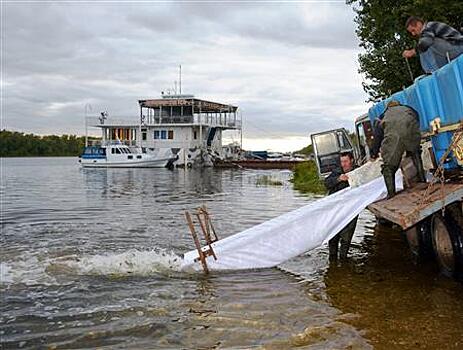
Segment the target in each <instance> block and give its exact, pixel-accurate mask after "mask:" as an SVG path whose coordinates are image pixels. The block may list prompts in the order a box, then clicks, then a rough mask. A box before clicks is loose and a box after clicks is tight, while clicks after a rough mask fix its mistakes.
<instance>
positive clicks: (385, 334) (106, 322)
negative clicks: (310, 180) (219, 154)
mask: <svg viewBox="0 0 463 350" xmlns="http://www.w3.org/2000/svg"><path fill="white" fill-rule="evenodd" d="M261 175H267V176H272V177H277V178H278V177H279V173H278V171H277V172H274V171H248V170H231V169H230V170H214V169H204V170H198V171H195V170H187V171H184V170H174V171H169V170H167V169H108V170H105V169H88V170H85V169H84V170H83V169H79V167H78V165H77V159H76V158H47V159H45V158H44V159H40V158H27V159H26V158H11V159H3V160H2V188H1V191H2V239H1V246H0V248H1V258H0V261H1V263H0V264H1V265H0V271H1V285H0V292H1V305H0V337H1V343H2V347H3V348H5V349H9V348H14V349H16V348H29V349H36V348H56V349H61V348H63V349H64V348H74V349H78V348H95V347H106V348H144V349H185V348H186V349H198V348H203V349H206V348H207V349H212V348H252V347H255V348H264V349H287V348H296V347H297V348H302V349H304V348H307V349H312V348H313V349H320V348H323V349H324V348H336V349H342V348H346V349H347V348H348V349H369V348H377V349H404V348H429V349H437V348H447V349H460V348H462V347H463V342H462V337H461V334H463V323H462V322H461V320H462V318H461V317H462V316H461V315H463V302H462V294H463V293H462V292H463V287H462V285H461V284H458V283H456V282H454V281H451V280H449V279H446V278H443V277H440V276H439V275H438V273H437V269H436V268H435V266H434V265H432V264H429V265H426V266H416V265H415V264H414V263H413V261H412V259H411V258H410V257H409V255H408V250H407V247H406V244H405V243H404V241H403V239H402V237H401V235H400V233H399V232H397V231H394V230H391V229H389V228H385V227H381V226H377V225H376V223H375V221H374V218H373V217H372V215H371V214H369V213H368V212H367V211H365V212H363V213H362V214H361V216H360V219H359V225H358V227H357V231H356V235H355V238H354V244H353V247H352V258H351V259H350V261H349V262H348V263H346V264H343V265H336V266H333V265H332V266H329V264H328V259H327V249H326V247H321V248H319V249H316V250H314V251H312V252H309V253H307V254H305V255H303V256H300V257H298V258H296V259H293V260H292V261H289V262H287V263H285V264H283V266H281V268H280V269H267V270H258V271H238V272H228V273H214V274H212V275H210V276H207V277H205V276H203V275H201V274H186V273H183V272H180V271H179V270H178V265H179V264H178V262H179V259H180V255H181V253H182V252H185V251H187V250H190V249H192V247H193V244H192V242H191V240H190V237H189V235H188V229H187V226H186V225H185V222H184V218H183V211H184V210H188V209H190V210H191V209H193V208H195V207H196V206H198V205H200V204H203V203H205V204H207V206H208V207H209V208H210V211H211V212H212V213H213V215H214V219H215V222H216V226H217V229H218V231H219V235H220V236H221V237H225V236H228V235H230V234H233V233H235V232H238V231H241V230H243V229H245V228H247V227H250V226H252V225H255V224H257V223H260V222H263V221H264V220H267V219H269V218H272V217H275V216H277V215H279V214H282V213H285V212H287V211H289V210H291V209H294V208H297V207H300V206H302V205H304V204H306V203H308V202H310V201H312V200H316V198H317V197H314V196H311V195H307V194H301V193H300V192H298V191H295V190H294V189H293V188H292V185H291V184H289V183H287V182H285V184H284V185H283V186H266V185H262V184H258V183H259V182H258V180H257V179H258V178H259V176H261ZM307 229H308V234H310V228H307Z"/></svg>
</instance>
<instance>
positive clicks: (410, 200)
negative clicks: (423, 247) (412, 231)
mask: <svg viewBox="0 0 463 350" xmlns="http://www.w3.org/2000/svg"><path fill="white" fill-rule="evenodd" d="M426 187H427V184H417V185H416V186H414V187H413V188H410V189H407V190H404V191H402V192H400V193H398V194H397V195H395V196H394V197H393V198H391V199H383V200H381V201H378V202H375V203H373V204H370V205H369V206H368V209H369V210H370V211H371V212H372V213H373V214H375V215H376V216H378V217H380V218H384V219H386V220H388V221H392V222H393V223H395V224H397V225H399V226H401V227H402V228H403V229H404V230H406V229H408V228H410V227H412V226H413V225H415V224H416V223H418V222H420V221H421V220H423V219H425V218H426V217H428V216H430V215H432V214H434V213H435V212H437V211H439V210H441V208H442V206H446V205H447V204H450V203H453V202H456V201H461V200H462V199H463V182H457V183H446V184H445V185H444V201H443V200H442V193H441V187H440V185H438V184H436V185H435V186H434V188H433V190H432V191H431V192H430V193H429V197H428V200H427V201H426V204H423V205H420V204H421V203H422V198H423V196H424V193H425V191H426Z"/></svg>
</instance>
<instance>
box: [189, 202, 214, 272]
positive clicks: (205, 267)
mask: <svg viewBox="0 0 463 350" xmlns="http://www.w3.org/2000/svg"><path fill="white" fill-rule="evenodd" d="M185 217H186V221H187V222H188V226H189V227H190V231H191V235H192V236H193V241H194V242H195V246H196V250H197V251H198V255H199V260H200V261H201V265H203V269H204V272H205V273H206V274H208V273H209V269H208V267H207V263H206V257H205V256H204V253H203V251H202V249H201V243H200V242H199V238H198V235H197V234H196V231H195V227H194V225H193V220H192V219H191V215H190V213H189V212H187V211H186V212H185Z"/></svg>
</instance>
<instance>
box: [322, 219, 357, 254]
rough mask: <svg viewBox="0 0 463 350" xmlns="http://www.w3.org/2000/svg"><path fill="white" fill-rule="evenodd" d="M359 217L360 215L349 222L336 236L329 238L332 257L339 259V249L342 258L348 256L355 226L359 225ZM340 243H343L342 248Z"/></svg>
mask: <svg viewBox="0 0 463 350" xmlns="http://www.w3.org/2000/svg"><path fill="white" fill-rule="evenodd" d="M357 219H358V216H356V217H355V218H354V219H353V220H352V221H351V222H349V223H348V224H347V226H346V227H344V228H343V229H342V230H341V231H340V232H339V233H338V234H337V235H336V236H334V237H333V238H331V239H330V240H329V242H328V247H329V249H330V259H337V258H338V251H339V258H340V259H346V258H347V253H348V252H349V247H350V242H351V241H352V236H353V235H354V232H355V226H356V225H357ZM339 243H340V244H339ZM339 245H341V247H340V248H339Z"/></svg>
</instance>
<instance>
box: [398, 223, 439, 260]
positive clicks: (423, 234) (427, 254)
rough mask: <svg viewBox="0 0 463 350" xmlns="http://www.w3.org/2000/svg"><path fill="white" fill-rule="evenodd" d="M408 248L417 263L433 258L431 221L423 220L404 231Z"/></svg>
mask: <svg viewBox="0 0 463 350" xmlns="http://www.w3.org/2000/svg"><path fill="white" fill-rule="evenodd" d="M405 238H406V239H407V243H408V247H409V248H410V251H411V252H412V254H413V256H414V257H415V258H416V260H417V261H418V262H423V261H427V260H431V259H432V258H434V248H433V244H432V233H431V221H430V220H427V219H426V220H423V221H421V222H419V223H417V224H416V225H415V226H413V227H411V228H409V229H408V230H406V231H405Z"/></svg>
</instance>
